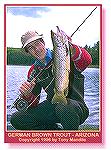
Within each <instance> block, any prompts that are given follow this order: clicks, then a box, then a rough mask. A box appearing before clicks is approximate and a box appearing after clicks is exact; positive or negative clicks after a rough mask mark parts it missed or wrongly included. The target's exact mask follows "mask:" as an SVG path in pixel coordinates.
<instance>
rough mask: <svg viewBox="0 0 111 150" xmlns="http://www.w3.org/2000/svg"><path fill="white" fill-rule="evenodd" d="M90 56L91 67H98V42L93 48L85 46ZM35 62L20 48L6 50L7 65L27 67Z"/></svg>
mask: <svg viewBox="0 0 111 150" xmlns="http://www.w3.org/2000/svg"><path fill="white" fill-rule="evenodd" d="M84 48H85V49H86V50H87V51H88V52H89V53H90V54H91V56H92V64H91V67H92V66H93V67H99V52H100V44H99V41H98V42H97V43H94V46H92V47H91V46H88V45H85V47H84ZM34 61H35V58H33V57H32V56H30V55H29V54H28V53H26V52H25V51H24V50H23V49H21V48H11V47H8V48H7V65H27V66H30V65H31V64H33V63H34Z"/></svg>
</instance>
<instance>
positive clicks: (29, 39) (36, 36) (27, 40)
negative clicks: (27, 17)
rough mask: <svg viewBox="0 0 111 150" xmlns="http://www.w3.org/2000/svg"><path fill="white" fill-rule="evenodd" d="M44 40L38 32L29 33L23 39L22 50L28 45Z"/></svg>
mask: <svg viewBox="0 0 111 150" xmlns="http://www.w3.org/2000/svg"><path fill="white" fill-rule="evenodd" d="M41 38H43V34H38V33H37V32H36V31H28V32H26V33H25V34H24V35H22V37H21V42H22V45H23V46H22V48H24V47H25V46H26V45H27V44H29V43H30V42H32V41H35V40H37V39H41Z"/></svg>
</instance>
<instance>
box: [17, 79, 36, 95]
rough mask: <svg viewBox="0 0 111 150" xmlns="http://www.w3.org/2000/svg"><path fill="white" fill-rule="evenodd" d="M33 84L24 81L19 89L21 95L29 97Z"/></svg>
mask: <svg viewBox="0 0 111 150" xmlns="http://www.w3.org/2000/svg"><path fill="white" fill-rule="evenodd" d="M35 84H36V83H35V82H34V81H32V82H28V81H25V82H24V83H23V84H22V85H21V86H20V89H19V91H20V92H21V95H22V96H25V97H29V95H30V94H31V92H32V90H33V88H34V86H35Z"/></svg>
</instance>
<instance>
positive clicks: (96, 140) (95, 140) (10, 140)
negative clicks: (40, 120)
mask: <svg viewBox="0 0 111 150" xmlns="http://www.w3.org/2000/svg"><path fill="white" fill-rule="evenodd" d="M7 6H100V50H101V51H100V107H101V112H100V131H98V132H96V133H98V134H99V137H95V138H91V137H90V138H88V137H87V138H86V139H87V142H85V143H87V144H88V143H95V144H97V143H98V144H103V143H104V137H103V134H104V119H103V118H104V117H103V115H104V114H103V110H104V109H103V108H104V105H103V99H104V95H103V93H104V91H103V90H104V86H103V80H104V79H103V49H102V48H103V44H102V43H103V28H102V24H103V20H102V4H4V116H5V117H4V142H5V143H20V142H19V141H18V139H17V138H12V137H9V133H12V132H13V133H15V132H16V133H20V132H21V131H17V130H16V131H6V65H7V64H6V7H7ZM26 132H27V133H32V131H22V133H26ZM33 132H34V131H33ZM35 132H39V131H35ZM35 132H34V133H35ZM40 132H42V133H43V132H47V133H48V132H50V131H40ZM64 132H68V133H69V132H70V133H71V134H72V133H75V132H76V133H79V132H80V133H86V132H87V133H92V131H73V132H72V131H64ZM93 132H94V131H93ZM50 133H63V132H57V131H54V132H50ZM40 143H41V142H40ZM43 143H44V142H43ZM45 143H47V142H45ZM50 143H53V142H52V141H51V142H50ZM59 143H64V142H59ZM71 143H72V142H71ZM75 143H76V144H79V143H81V142H75ZM85 143H84V142H83V144H85ZM64 144H65V143H64ZM73 144H74V143H73Z"/></svg>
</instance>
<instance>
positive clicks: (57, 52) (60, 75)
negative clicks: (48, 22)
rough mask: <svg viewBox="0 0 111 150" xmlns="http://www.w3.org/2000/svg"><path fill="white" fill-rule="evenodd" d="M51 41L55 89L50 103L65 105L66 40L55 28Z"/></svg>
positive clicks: (66, 81) (67, 65) (67, 81)
mask: <svg viewBox="0 0 111 150" xmlns="http://www.w3.org/2000/svg"><path fill="white" fill-rule="evenodd" d="M51 39H52V43H53V53H54V63H53V68H54V77H55V89H54V96H53V99H52V103H64V104H67V99H66V96H67V94H68V84H69V72H70V52H69V44H68V38H67V35H66V34H65V32H63V31H62V30H60V29H59V27H57V33H54V32H53V31H52V30H51Z"/></svg>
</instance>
